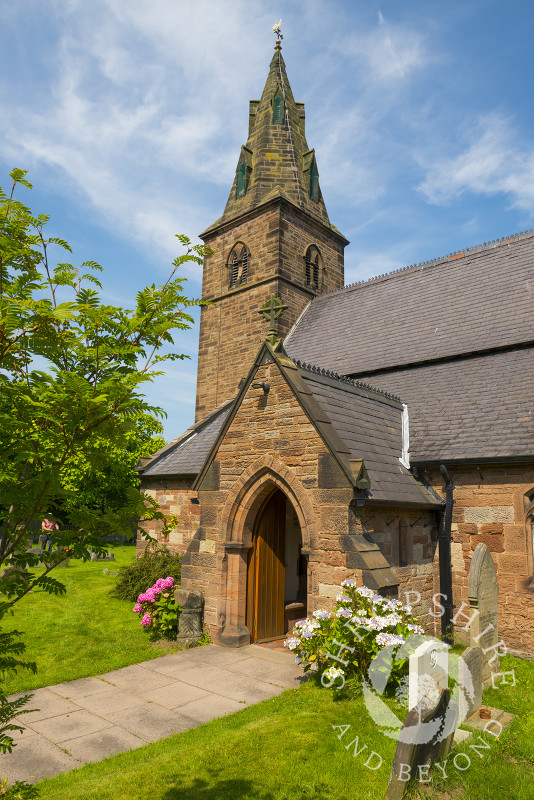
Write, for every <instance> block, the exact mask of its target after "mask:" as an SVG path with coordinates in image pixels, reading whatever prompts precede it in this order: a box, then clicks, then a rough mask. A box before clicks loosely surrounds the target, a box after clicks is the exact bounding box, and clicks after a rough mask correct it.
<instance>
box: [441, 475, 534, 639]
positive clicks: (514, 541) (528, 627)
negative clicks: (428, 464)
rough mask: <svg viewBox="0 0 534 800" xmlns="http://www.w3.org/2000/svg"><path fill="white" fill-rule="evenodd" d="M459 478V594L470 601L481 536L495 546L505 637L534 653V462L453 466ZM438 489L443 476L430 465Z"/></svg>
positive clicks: (455, 561) (455, 556) (455, 560)
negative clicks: (533, 506)
mask: <svg viewBox="0 0 534 800" xmlns="http://www.w3.org/2000/svg"><path fill="white" fill-rule="evenodd" d="M448 469H449V474H450V476H451V479H452V481H453V484H454V487H455V488H454V500H455V504H454V509H453V525H452V539H453V542H452V570H453V599H454V604H455V606H456V607H457V608H459V607H460V606H461V603H462V601H464V602H465V603H467V576H468V571H469V566H470V563H471V557H472V554H473V551H474V549H475V547H476V545H477V544H478V542H484V543H485V544H486V545H487V546H488V548H489V550H490V551H491V554H492V557H493V560H494V562H495V567H496V569H497V576H498V580H499V638H502V639H504V641H505V643H506V645H507V646H508V647H510V648H512V649H515V650H520V651H524V652H529V653H534V593H533V589H532V587H531V582H532V575H533V562H532V522H531V520H529V519H527V516H526V510H527V507H528V505H529V502H530V500H529V497H532V493H533V491H534V465H527V466H521V465H514V464H510V465H502V466H486V465H482V466H481V467H480V470H479V469H477V468H475V467H454V468H453V467H449V468H448ZM427 474H428V476H429V477H430V478H431V481H432V483H433V484H434V488H435V489H436V491H438V492H440V493H442V494H443V481H442V479H441V477H440V476H439V473H438V472H437V471H436V470H427Z"/></svg>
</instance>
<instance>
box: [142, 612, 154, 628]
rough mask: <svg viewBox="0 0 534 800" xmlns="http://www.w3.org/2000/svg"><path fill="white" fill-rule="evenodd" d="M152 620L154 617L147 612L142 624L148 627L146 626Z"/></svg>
mask: <svg viewBox="0 0 534 800" xmlns="http://www.w3.org/2000/svg"><path fill="white" fill-rule="evenodd" d="M151 622H152V617H151V616H150V614H145V616H144V617H143V619H142V620H141V625H142V626H143V628H146V626H147V625H150V623H151Z"/></svg>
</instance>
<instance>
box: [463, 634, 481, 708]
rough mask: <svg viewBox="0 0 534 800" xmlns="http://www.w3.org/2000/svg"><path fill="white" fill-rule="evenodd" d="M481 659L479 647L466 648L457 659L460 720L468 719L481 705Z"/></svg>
mask: <svg viewBox="0 0 534 800" xmlns="http://www.w3.org/2000/svg"><path fill="white" fill-rule="evenodd" d="M482 658H483V656H482V650H481V648H480V647H468V648H467V649H466V650H464V652H463V653H462V655H461V656H460V658H459V659H458V705H459V711H460V720H464V719H467V718H468V717H470V716H471V714H474V713H475V711H478V709H479V708H480V706H481V705H482Z"/></svg>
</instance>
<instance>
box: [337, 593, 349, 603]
mask: <svg viewBox="0 0 534 800" xmlns="http://www.w3.org/2000/svg"><path fill="white" fill-rule="evenodd" d="M336 603H350V597H347V595H346V594H338V596H337V597H336Z"/></svg>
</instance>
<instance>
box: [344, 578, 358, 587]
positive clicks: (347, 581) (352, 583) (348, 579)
mask: <svg viewBox="0 0 534 800" xmlns="http://www.w3.org/2000/svg"><path fill="white" fill-rule="evenodd" d="M341 585H342V586H356V581H353V580H352V579H351V578H347V579H346V580H344V581H341Z"/></svg>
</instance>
